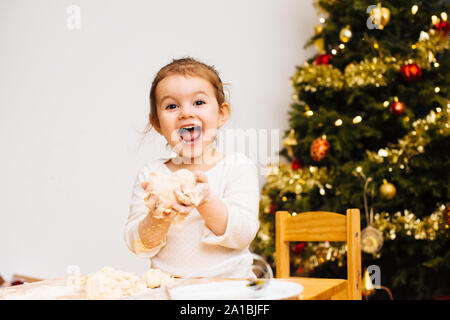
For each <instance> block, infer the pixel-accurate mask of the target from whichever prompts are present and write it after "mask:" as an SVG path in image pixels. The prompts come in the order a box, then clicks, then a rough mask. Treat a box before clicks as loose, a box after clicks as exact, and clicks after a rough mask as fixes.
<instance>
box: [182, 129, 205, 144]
mask: <svg viewBox="0 0 450 320" xmlns="http://www.w3.org/2000/svg"><path fill="white" fill-rule="evenodd" d="M178 134H179V135H180V140H181V141H183V143H185V144H188V145H193V144H194V143H196V142H197V141H199V140H200V137H201V135H202V127H200V126H190V127H185V128H180V129H179V130H178Z"/></svg>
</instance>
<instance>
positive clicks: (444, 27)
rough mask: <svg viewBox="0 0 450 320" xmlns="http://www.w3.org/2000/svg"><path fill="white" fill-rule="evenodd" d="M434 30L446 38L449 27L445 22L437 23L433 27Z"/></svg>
mask: <svg viewBox="0 0 450 320" xmlns="http://www.w3.org/2000/svg"><path fill="white" fill-rule="evenodd" d="M434 27H435V28H436V30H439V31H440V32H441V34H442V36H443V37H446V36H447V34H448V32H449V31H450V25H449V24H448V22H447V21H441V22H439V23H437V24H436V25H435V26H434Z"/></svg>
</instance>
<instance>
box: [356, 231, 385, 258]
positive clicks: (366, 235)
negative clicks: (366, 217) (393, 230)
mask: <svg viewBox="0 0 450 320" xmlns="http://www.w3.org/2000/svg"><path fill="white" fill-rule="evenodd" d="M382 246H383V234H382V233H381V232H380V231H379V230H377V229H375V228H373V227H371V226H368V227H367V228H365V229H364V230H363V231H362V232H361V249H362V250H363V251H364V252H366V253H370V254H376V253H378V252H379V251H380V249H381V247H382Z"/></svg>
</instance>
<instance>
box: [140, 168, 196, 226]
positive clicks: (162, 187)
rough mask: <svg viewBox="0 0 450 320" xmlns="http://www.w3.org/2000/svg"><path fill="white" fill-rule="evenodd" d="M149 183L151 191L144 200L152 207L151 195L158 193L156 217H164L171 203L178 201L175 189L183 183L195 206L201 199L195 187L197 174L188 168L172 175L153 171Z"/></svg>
mask: <svg viewBox="0 0 450 320" xmlns="http://www.w3.org/2000/svg"><path fill="white" fill-rule="evenodd" d="M148 183H149V186H148V187H147V189H148V190H151V191H150V192H149V191H148V192H147V194H146V195H145V198H144V200H145V203H146V206H147V207H148V208H151V207H152V205H151V204H150V203H149V199H150V196H151V195H152V194H155V195H157V197H158V198H159V200H160V202H159V206H158V208H157V209H156V215H155V216H156V217H158V216H160V217H162V216H163V214H164V213H170V211H171V204H172V203H174V202H178V201H177V198H176V196H175V194H174V190H175V189H176V188H179V187H180V186H181V185H183V186H184V189H183V193H184V195H185V196H186V197H187V198H189V200H190V201H191V203H192V204H193V205H194V206H198V205H199V203H200V201H201V198H200V195H199V193H198V192H197V191H196V190H195V188H194V187H195V185H196V181H195V176H194V174H193V173H192V172H191V171H189V170H187V169H180V170H177V171H175V172H174V173H173V174H171V175H166V174H164V173H160V172H155V171H153V172H151V173H150V176H149V178H148Z"/></svg>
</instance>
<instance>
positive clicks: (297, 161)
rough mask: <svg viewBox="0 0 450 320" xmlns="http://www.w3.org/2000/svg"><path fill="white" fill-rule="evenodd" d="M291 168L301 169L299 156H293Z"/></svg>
mask: <svg viewBox="0 0 450 320" xmlns="http://www.w3.org/2000/svg"><path fill="white" fill-rule="evenodd" d="M291 168H292V170H297V169H303V165H302V162H301V161H300V159H299V158H295V159H294V160H292V163H291Z"/></svg>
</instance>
